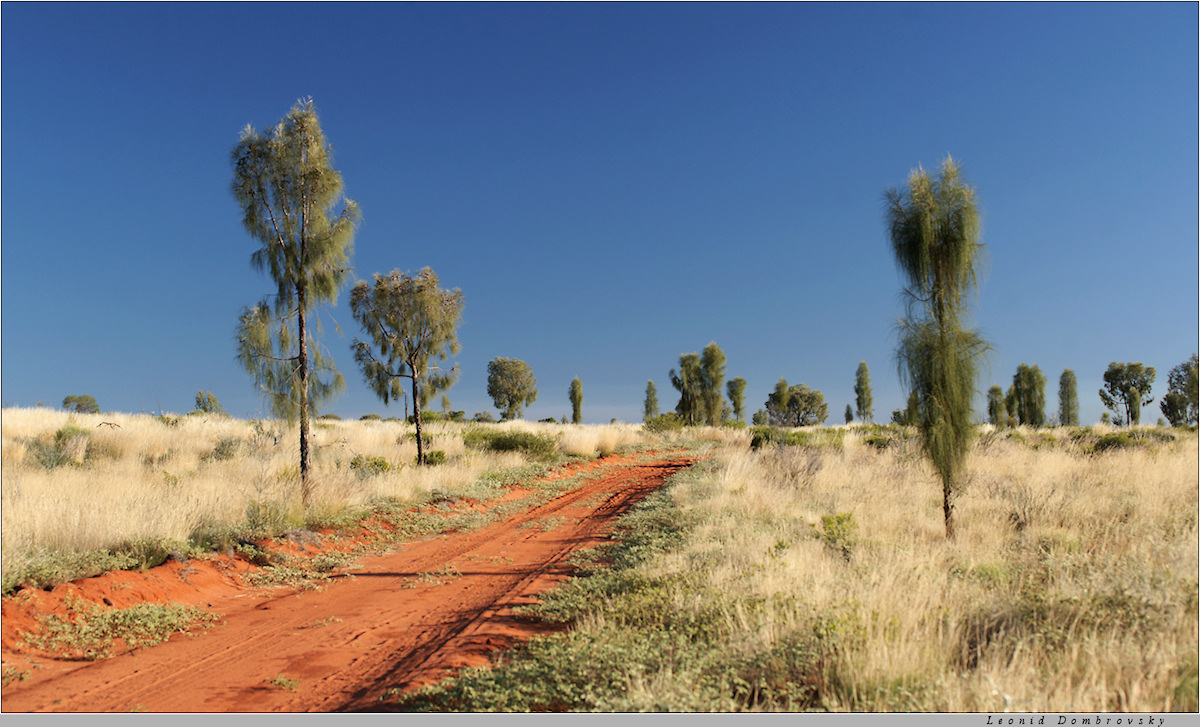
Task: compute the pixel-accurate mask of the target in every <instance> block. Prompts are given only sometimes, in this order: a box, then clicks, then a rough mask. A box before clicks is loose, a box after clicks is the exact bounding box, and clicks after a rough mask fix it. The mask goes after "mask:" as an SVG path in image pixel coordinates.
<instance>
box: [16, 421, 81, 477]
mask: <svg viewBox="0 0 1200 727" xmlns="http://www.w3.org/2000/svg"><path fill="white" fill-rule="evenodd" d="M90 436H91V432H89V431H88V430H86V429H83V428H81V427H78V426H75V425H74V424H67V425H66V426H64V427H62V428H60V429H59V430H58V431H56V432H55V433H54V436H53V437H52V438H51V437H44V436H43V437H38V438H36V439H32V440H29V441H28V442H27V444H26V447H27V451H28V452H29V454H30V455H31V456H32V458H33V461H34V462H36V463H37V464H38V465H39V466H41V467H45V468H46V469H54V468H55V467H62V466H64V465H77V464H81V463H82V462H83V460H84V458H85V457H86V456H87V445H88V439H89V437H90Z"/></svg>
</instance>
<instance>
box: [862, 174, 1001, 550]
mask: <svg viewBox="0 0 1200 727" xmlns="http://www.w3.org/2000/svg"><path fill="white" fill-rule="evenodd" d="M885 201H886V213H885V217H886V223H887V228H888V233H889V237H890V238H891V242H892V253H893V254H894V256H895V258H896V265H897V267H898V268H899V270H900V273H901V276H902V277H903V278H904V280H905V286H904V290H903V294H904V300H905V303H906V317H905V318H904V319H903V320H901V321H900V322H899V325H898V328H899V334H900V336H899V338H900V341H899V346H898V348H897V350H896V358H897V363H898V365H899V370H900V377H901V379H902V380H903V381H904V383H905V384H906V386H907V387H908V389H909V391H910V392H912V393H914V394H916V398H917V415H918V421H917V422H915V423H916V424H917V427H918V429H919V430H920V433H921V443H922V447H923V449H924V450H925V454H926V455H927V456H928V457H929V460H930V461H931V462H932V464H933V467H934V469H935V470H936V471H937V473H938V476H939V478H940V479H941V482H942V512H943V516H944V518H945V523H946V537H947V538H953V537H954V496H955V492H956V490H957V489H958V486H959V482H960V478H961V476H962V472H963V468H964V466H965V464H966V458H967V452H968V450H969V449H970V445H971V437H972V436H973V434H974V427H973V425H972V422H971V418H972V411H971V401H972V398H973V397H974V395H975V378H976V372H977V368H978V365H979V362H980V361H981V359H982V357H983V356H984V355H985V354H986V352H987V351H988V349H989V347H988V344H987V342H986V341H984V339H983V337H982V336H981V335H980V334H979V333H978V332H977V331H975V330H973V329H970V328H966V327H965V324H966V319H967V318H968V316H969V311H968V309H967V301H968V297H969V296H970V295H971V294H972V293H973V292H974V290H975V289H976V285H977V279H978V272H977V269H978V267H979V265H980V262H981V258H982V256H983V253H984V246H983V243H981V242H980V240H979V211H978V209H977V205H976V197H975V190H974V189H973V188H971V187H970V186H969V185H968V184H967V183H966V182H965V181H964V179H963V177H962V175H961V173H960V172H959V168H958V164H957V163H956V162H955V161H954V160H953V159H951V158H949V157H947V158H946V160H945V161H944V162H943V163H942V167H941V170H940V173H939V174H938V176H937V177H936V178H935V177H932V176H930V175H929V174H928V173H927V172H926V171H925V170H924V169H921V168H919V167H918V168H917V169H914V170H913V171H912V172H911V174H910V175H909V177H908V184H907V186H906V187H905V188H904V189H895V188H892V189H889V190H887V192H886V193H885Z"/></svg>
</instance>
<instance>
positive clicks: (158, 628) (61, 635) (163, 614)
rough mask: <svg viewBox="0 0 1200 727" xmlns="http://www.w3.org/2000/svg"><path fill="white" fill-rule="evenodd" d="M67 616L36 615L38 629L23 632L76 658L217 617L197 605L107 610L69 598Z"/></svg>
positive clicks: (161, 637) (135, 645)
mask: <svg viewBox="0 0 1200 727" xmlns="http://www.w3.org/2000/svg"><path fill="white" fill-rule="evenodd" d="M66 605H67V608H68V609H69V610H70V611H71V614H70V616H68V617H63V616H60V615H58V614H46V615H43V616H39V617H38V621H39V623H40V625H41V631H40V632H39V633H37V634H31V633H23V634H22V637H23V638H24V639H25V641H27V642H28V643H29V644H31V645H33V646H35V647H37V648H40V649H48V650H54V651H65V652H67V653H68V654H70V655H73V656H75V657H76V658H82V659H87V660H94V659H103V658H105V657H108V656H111V655H112V649H113V646H114V644H115V642H116V641H117V640H118V639H119V640H121V641H122V642H124V644H125V646H126V647H127V648H130V649H139V648H143V647H147V646H154V645H155V644H161V643H162V642H164V641H166V640H167V639H169V638H170V637H171V634H174V633H176V632H184V631H187V630H189V629H191V628H192V627H193V626H196V625H202V626H205V627H208V626H211V625H212V623H213V622H214V621H216V620H218V619H219V618H220V616H218V615H216V614H211V613H208V612H206V611H205V610H204V609H202V608H199V607H196V606H181V605H178V604H173V603H168V604H152V603H139V604H137V605H135V606H131V607H129V608H118V609H112V610H107V609H103V608H101V607H99V606H94V605H92V604H90V603H86V602H84V601H80V600H76V599H69V600H68V601H67V603H66Z"/></svg>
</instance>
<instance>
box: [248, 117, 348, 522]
mask: <svg viewBox="0 0 1200 727" xmlns="http://www.w3.org/2000/svg"><path fill="white" fill-rule="evenodd" d="M232 162H233V185H232V189H233V196H234V197H235V198H236V199H237V201H238V204H239V205H240V206H241V208H242V224H243V225H244V226H245V228H246V231H247V232H249V233H250V236H251V237H252V238H254V239H255V240H256V241H257V242H258V243H259V245H260V247H259V249H258V250H256V251H255V252H254V254H253V255H251V257H250V263H251V265H252V266H253V267H254V268H255V269H256V270H258V271H260V272H264V271H265V272H266V273H268V274H269V275H270V276H271V279H272V280H274V281H275V285H276V292H275V294H274V296H273V298H274V300H273V301H272V300H271V296H269V297H268V298H265V299H264V300H262V301H261V302H259V303H257V304H256V305H253V306H251V307H248V308H246V309H244V310H243V311H242V315H241V320H240V322H239V324H238V329H237V347H238V360H239V361H240V362H241V363H242V365H243V366H244V367H245V369H246V371H247V372H248V373H249V374H250V375H251V376H252V377H254V380H255V382H256V383H257V385H258V386H259V388H260V390H261V391H262V392H263V393H264V394H265V395H266V397H267V398H268V401H269V403H270V407H271V410H272V411H273V412H274V414H275V415H276V416H279V417H282V418H284V419H287V420H288V421H295V420H296V419H299V421H300V483H301V497H302V499H303V502H304V506H305V507H307V506H308V504H309V502H310V500H311V497H312V489H313V481H312V476H311V469H312V453H311V450H310V448H309V420H310V419H311V417H312V416H314V415H315V414H316V408H317V404H318V403H320V402H322V401H324V400H327V399H329V398H330V397H332V396H333V395H334V394H335V393H337V392H338V391H340V390H341V389H342V388H344V387H345V382H344V380H343V379H342V376H341V374H339V373H338V371H337V368H336V367H335V366H334V365H333V361H332V360H331V359H330V358H329V357H328V355H326V354H325V353H323V352H322V351H321V350H320V349H319V348H318V347H317V346H316V345H312V344H313V342H312V340H311V333H310V332H309V316H310V314H311V313H312V312H313V310H314V308H315V307H316V306H317V305H319V304H320V303H325V302H333V301H334V300H336V298H337V295H338V292H339V291H340V290H341V289H342V287H343V285H344V284H345V282H346V280H347V278H348V277H349V275H350V257H351V255H352V254H353V248H354V231H355V227H356V225H357V224H358V220H359V210H358V206H357V205H356V204H355V203H354V202H353V201H351V200H349V199H345V198H344V197H343V195H342V177H341V175H340V174H339V173H338V172H337V171H335V170H334V169H333V166H332V157H331V153H330V147H329V144H328V143H327V142H326V141H325V136H324V134H323V133H322V132H321V124H320V120H319V119H318V118H317V112H316V109H315V108H314V106H313V103H312V99H308V100H302V101H300V102H298V103H297V104H296V105H295V106H294V107H293V108H292V110H291V111H290V112H289V113H288V115H287V116H285V117H284V118H283V120H281V121H280V122H279V123H278V124H276V125H275V126H274V127H273V128H272V129H270V130H269V131H266V132H263V133H259V132H257V131H255V130H254V129H253V128H251V127H250V126H247V127H246V129H245V130H244V131H243V132H242V138H241V141H239V142H238V144H237V146H235V147H234V149H233V154H232Z"/></svg>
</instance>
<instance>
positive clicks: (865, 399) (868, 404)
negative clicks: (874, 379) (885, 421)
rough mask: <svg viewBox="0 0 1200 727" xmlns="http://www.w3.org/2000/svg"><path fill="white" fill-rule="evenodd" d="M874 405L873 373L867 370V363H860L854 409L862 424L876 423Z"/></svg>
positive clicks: (856, 377)
mask: <svg viewBox="0 0 1200 727" xmlns="http://www.w3.org/2000/svg"><path fill="white" fill-rule="evenodd" d="M874 405H875V402H874V399H873V398H872V396H871V372H870V371H868V370H867V362H866V361H860V362H859V364H858V370H857V371H855V372H854V407H855V411H856V412H857V414H858V420H859V421H860V422H872V421H875V412H874ZM847 421H849V420H847Z"/></svg>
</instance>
